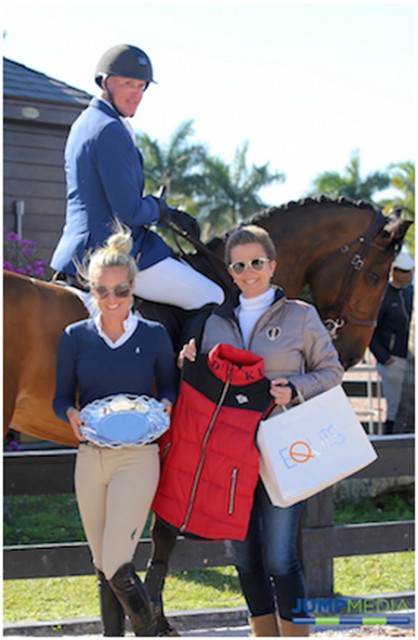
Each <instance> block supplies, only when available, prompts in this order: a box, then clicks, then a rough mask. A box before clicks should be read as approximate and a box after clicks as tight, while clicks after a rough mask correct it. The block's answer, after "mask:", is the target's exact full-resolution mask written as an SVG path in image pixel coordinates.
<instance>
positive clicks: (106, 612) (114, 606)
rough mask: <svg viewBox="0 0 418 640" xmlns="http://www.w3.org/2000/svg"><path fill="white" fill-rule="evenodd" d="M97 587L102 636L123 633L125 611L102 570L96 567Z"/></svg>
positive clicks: (113, 636) (114, 635)
mask: <svg viewBox="0 0 418 640" xmlns="http://www.w3.org/2000/svg"><path fill="white" fill-rule="evenodd" d="M96 574H97V584H98V587H99V601H100V617H101V619H102V631H103V635H104V636H108V637H110V638H116V637H118V636H124V635H125V612H124V610H123V607H122V605H121V603H120V602H119V600H118V598H117V597H116V595H115V593H114V591H113V589H112V588H111V586H110V584H109V582H108V581H107V580H106V577H105V575H104V573H103V571H100V570H99V569H97V568H96Z"/></svg>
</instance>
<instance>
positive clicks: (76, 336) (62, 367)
mask: <svg viewBox="0 0 418 640" xmlns="http://www.w3.org/2000/svg"><path fill="white" fill-rule="evenodd" d="M154 380H155V382H156V385H157V390H158V398H159V399H162V398H167V399H168V400H171V402H175V400H176V397H177V382H178V374H177V369H176V366H175V358H174V352H173V347H172V344H171V340H170V337H169V335H168V333H167V331H166V329H165V327H163V325H161V324H159V323H156V322H150V321H148V320H145V319H140V320H139V321H138V326H137V328H136V329H135V331H134V333H133V334H132V335H131V337H130V338H129V339H128V340H127V342H125V343H124V344H122V345H121V346H120V347H117V348H116V349H112V348H111V347H109V346H108V345H107V344H106V343H105V341H104V340H103V339H102V338H101V337H100V335H99V333H98V330H97V327H96V325H95V323H94V321H93V320H91V319H89V320H82V321H81V322H76V323H74V324H71V325H69V326H68V327H66V329H65V330H64V332H63V334H62V337H61V342H60V345H59V349H58V357H57V376H56V387H55V395H54V401H53V408H54V411H55V413H56V415H57V416H58V417H59V418H61V420H65V421H68V418H67V409H68V408H69V407H75V406H77V405H78V406H79V407H80V408H83V407H84V406H85V405H86V404H89V403H90V402H92V401H93V400H97V399H99V398H105V397H106V396H110V395H115V394H117V393H131V394H135V395H141V394H145V395H149V396H151V395H153V394H152V387H153V382H154ZM77 397H78V402H77V401H76V398H77Z"/></svg>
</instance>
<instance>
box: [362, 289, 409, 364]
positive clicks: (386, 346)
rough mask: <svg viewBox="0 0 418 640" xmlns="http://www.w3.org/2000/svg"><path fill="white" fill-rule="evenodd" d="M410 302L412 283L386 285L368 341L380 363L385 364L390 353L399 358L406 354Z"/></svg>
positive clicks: (404, 356)
mask: <svg viewBox="0 0 418 640" xmlns="http://www.w3.org/2000/svg"><path fill="white" fill-rule="evenodd" d="M412 302H413V288H412V285H408V286H407V287H402V288H400V289H398V288H397V287H394V286H393V285H392V284H389V285H388V288H387V289H386V293H385V297H384V299H383V302H382V306H381V307H380V311H379V316H378V318H377V326H376V329H375V331H374V334H373V337H372V340H371V342H370V351H371V352H372V353H373V355H374V356H375V358H376V360H377V361H378V362H380V363H381V364H385V362H387V361H388V360H389V358H390V357H391V356H392V355H393V356H398V357H399V358H406V357H407V356H408V341H409V329H410V322H411V315H412Z"/></svg>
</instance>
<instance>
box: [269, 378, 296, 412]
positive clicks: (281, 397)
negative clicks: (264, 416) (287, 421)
mask: <svg viewBox="0 0 418 640" xmlns="http://www.w3.org/2000/svg"><path fill="white" fill-rule="evenodd" d="M288 384H289V380H287V378H276V380H272V381H271V385H270V393H271V395H272V396H273V398H274V401H275V403H276V404H277V405H279V406H281V405H283V404H289V402H290V401H291V399H292V389H291V388H290V387H289V386H287V385H288Z"/></svg>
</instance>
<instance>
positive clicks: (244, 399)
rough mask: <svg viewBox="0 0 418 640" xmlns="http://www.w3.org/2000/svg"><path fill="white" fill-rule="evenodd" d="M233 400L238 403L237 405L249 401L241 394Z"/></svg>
mask: <svg viewBox="0 0 418 640" xmlns="http://www.w3.org/2000/svg"><path fill="white" fill-rule="evenodd" d="M235 400H236V401H237V402H238V404H245V403H246V402H249V401H250V399H249V398H248V397H247V396H245V395H244V394H243V393H237V395H236V396H235Z"/></svg>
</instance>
